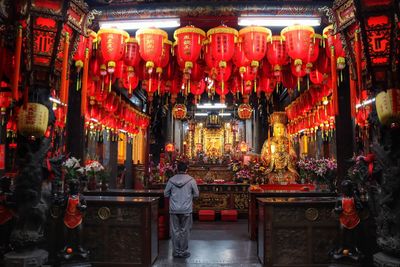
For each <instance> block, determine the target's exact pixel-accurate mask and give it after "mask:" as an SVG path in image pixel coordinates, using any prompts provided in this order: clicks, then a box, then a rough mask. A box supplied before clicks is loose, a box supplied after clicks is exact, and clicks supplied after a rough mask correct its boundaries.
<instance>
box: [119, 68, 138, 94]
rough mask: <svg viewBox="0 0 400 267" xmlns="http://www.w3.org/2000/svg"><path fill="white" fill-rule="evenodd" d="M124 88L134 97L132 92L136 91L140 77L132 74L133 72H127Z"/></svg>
mask: <svg viewBox="0 0 400 267" xmlns="http://www.w3.org/2000/svg"><path fill="white" fill-rule="evenodd" d="M122 82H123V86H124V88H125V89H126V90H128V94H129V96H131V95H132V91H133V90H135V89H136V87H137V86H138V84H139V77H138V76H137V75H134V74H132V72H127V73H126V74H125V79H123V81H122Z"/></svg>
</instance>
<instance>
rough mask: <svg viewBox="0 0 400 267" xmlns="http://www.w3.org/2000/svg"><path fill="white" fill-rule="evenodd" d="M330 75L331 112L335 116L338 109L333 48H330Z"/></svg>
mask: <svg viewBox="0 0 400 267" xmlns="http://www.w3.org/2000/svg"><path fill="white" fill-rule="evenodd" d="M331 73H332V92H333V94H332V101H333V111H334V114H335V115H338V114H339V109H338V96H337V72H336V55H335V47H333V46H332V47H331Z"/></svg>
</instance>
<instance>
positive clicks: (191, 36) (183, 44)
mask: <svg viewBox="0 0 400 267" xmlns="http://www.w3.org/2000/svg"><path fill="white" fill-rule="evenodd" d="M205 36H206V34H205V32H204V31H203V30H201V29H199V28H196V27H194V26H186V27H183V28H179V29H177V30H176V31H175V32H174V38H175V40H176V41H177V45H178V53H177V57H178V61H182V62H184V72H185V73H188V74H189V75H190V73H191V69H192V68H193V65H194V63H195V62H196V61H197V59H198V58H199V56H200V53H201V47H202V44H203V40H204V38H205Z"/></svg>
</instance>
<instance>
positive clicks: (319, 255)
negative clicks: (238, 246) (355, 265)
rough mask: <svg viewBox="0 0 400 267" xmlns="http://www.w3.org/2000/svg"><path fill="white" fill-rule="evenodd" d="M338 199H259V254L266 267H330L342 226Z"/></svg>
mask: <svg viewBox="0 0 400 267" xmlns="http://www.w3.org/2000/svg"><path fill="white" fill-rule="evenodd" d="M335 203H336V198H335V197H271V198H259V199H258V204H259V206H258V212H259V220H258V242H257V253H258V258H259V259H260V261H261V263H262V264H263V266H267V267H278V266H299V267H300V266H302V267H305V266H308V267H312V266H328V264H329V256H328V252H329V251H330V250H331V249H332V248H334V247H335V245H336V244H337V243H336V239H337V237H338V236H339V222H338V220H337V219H336V218H334V217H333V215H332V210H333V208H334V206H335Z"/></svg>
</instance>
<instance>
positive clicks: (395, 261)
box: [374, 252, 400, 267]
mask: <svg viewBox="0 0 400 267" xmlns="http://www.w3.org/2000/svg"><path fill="white" fill-rule="evenodd" d="M374 266H376V267H400V258H395V257H393V256H390V255H387V254H385V253H383V252H379V253H376V254H375V255H374Z"/></svg>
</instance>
